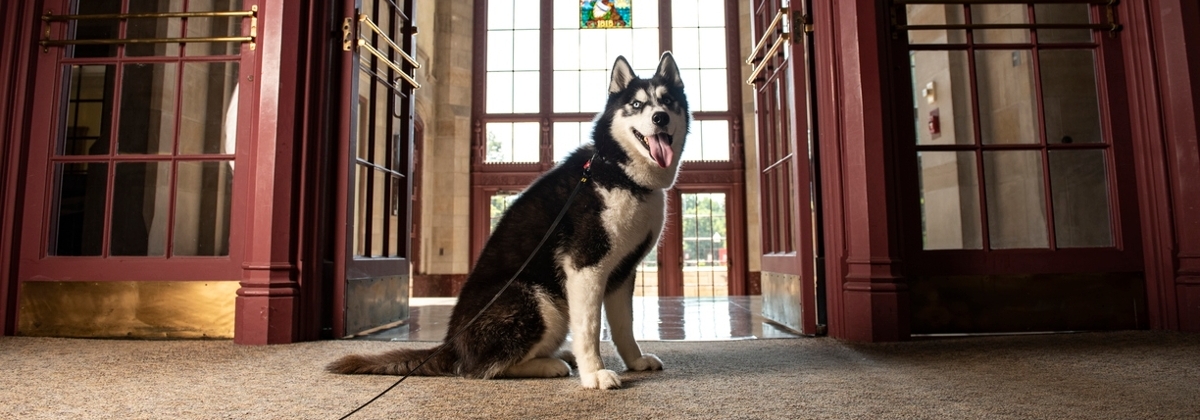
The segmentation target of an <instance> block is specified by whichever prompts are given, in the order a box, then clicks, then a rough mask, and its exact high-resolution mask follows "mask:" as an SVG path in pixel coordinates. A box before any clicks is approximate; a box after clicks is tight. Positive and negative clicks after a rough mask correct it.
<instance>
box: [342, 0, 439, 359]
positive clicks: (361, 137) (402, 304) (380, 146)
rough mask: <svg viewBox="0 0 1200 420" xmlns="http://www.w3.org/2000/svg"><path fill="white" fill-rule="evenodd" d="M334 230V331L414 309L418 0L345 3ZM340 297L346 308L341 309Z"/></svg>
mask: <svg viewBox="0 0 1200 420" xmlns="http://www.w3.org/2000/svg"><path fill="white" fill-rule="evenodd" d="M344 12H345V18H344V20H343V25H342V30H343V52H344V54H343V57H342V59H343V60H344V61H343V62H342V64H343V66H342V68H343V69H344V72H343V74H342V89H343V90H342V93H343V94H342V107H341V112H342V113H343V114H342V115H341V117H340V119H341V123H340V125H339V133H340V134H339V152H338V157H337V158H336V160H337V168H336V171H335V173H336V175H337V176H338V184H337V186H336V187H335V195H334V196H335V200H336V202H337V203H339V204H338V208H336V209H335V211H336V212H337V215H336V220H338V221H339V223H337V224H336V226H335V227H334V234H333V237H334V238H335V240H336V241H337V242H338V243H337V244H336V248H337V251H336V252H335V258H334V266H335V269H334V273H335V274H334V276H335V289H334V290H335V292H334V299H335V310H334V323H333V328H334V335H335V336H339V337H340V336H346V335H350V334H355V333H360V332H362V331H365V330H369V329H372V328H376V327H379V326H383V325H388V324H391V323H395V322H398V321H403V320H405V319H407V318H408V297H409V282H410V272H409V269H410V266H411V264H410V263H411V259H410V257H411V252H410V250H411V244H410V242H411V240H410V234H409V232H410V229H411V220H410V215H411V210H412V200H411V197H412V188H413V186H412V155H413V148H412V147H413V146H412V145H413V143H412V138H413V104H414V97H413V90H414V89H416V88H418V87H420V86H419V85H418V84H417V82H416V81H415V79H414V77H415V73H414V71H413V70H414V69H415V68H416V67H418V64H417V62H416V60H414V59H413V56H414V55H415V46H416V44H415V42H414V40H413V35H414V33H415V30H414V22H413V2H412V1H399V2H392V1H384V0H362V1H360V2H347V5H346V10H345V11H344ZM338 305H340V306H341V308H340V310H338V309H339V308H336V306H338Z"/></svg>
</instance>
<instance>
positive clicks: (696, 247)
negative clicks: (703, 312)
mask: <svg viewBox="0 0 1200 420" xmlns="http://www.w3.org/2000/svg"><path fill="white" fill-rule="evenodd" d="M680 198H681V201H682V204H683V205H682V208H681V213H682V214H681V216H682V217H681V219H682V223H683V229H682V230H683V238H682V239H683V255H684V269H683V290H684V296H710V297H711V296H725V295H727V294H728V280H727V279H726V277H727V272H728V269H727V266H728V264H727V261H728V258H727V256H726V249H725V246H726V244H727V241H726V238H727V237H728V232H726V230H725V194H723V193H699V194H682V196H681V197H680Z"/></svg>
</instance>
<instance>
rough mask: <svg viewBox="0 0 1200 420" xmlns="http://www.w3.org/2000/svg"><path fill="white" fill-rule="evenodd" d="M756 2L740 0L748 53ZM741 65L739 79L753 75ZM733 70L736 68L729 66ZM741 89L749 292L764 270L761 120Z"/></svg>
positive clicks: (757, 290)
mask: <svg viewBox="0 0 1200 420" xmlns="http://www.w3.org/2000/svg"><path fill="white" fill-rule="evenodd" d="M752 3H753V2H748V1H743V2H738V20H739V21H740V22H741V23H740V24H739V25H738V26H739V27H740V28H741V33H739V34H738V42H739V43H740V44H741V50H742V51H743V52H744V53H746V54H748V53H749V51H750V50H752V49H753V48H754V45H753V42H755V41H756V40H752V39H751V37H752V36H753V33H752V32H751V26H750V17H751V8H752V7H753V6H752ZM739 62H740V63H742V65H741V66H740V67H739V70H741V72H740V73H739V74H740V75H741V76H739V77H738V78H737V79H738V80H739V81H744V80H745V79H746V78H745V77H744V76H745V75H748V74H750V65H749V64H745V60H744V58H742V59H740V60H739ZM730 71H731V72H732V71H734V69H730ZM738 86H739V88H740V89H741V92H742V133H745V134H744V137H746V138H745V141H743V142H742V147H743V149H744V150H745V152H744V154H743V156H745V168H746V204H747V205H746V254H747V255H748V258H747V259H746V262H747V267H748V271H749V272H750V276H749V277H748V278H747V279H746V282H747V289H746V290H747V293H749V294H759V293H760V291H761V290H762V289H761V286H760V284H761V283H760V282H759V280H758V278H759V275H758V273H760V272H761V271H762V244H761V242H762V233H761V232H760V231H761V230H762V222H761V216H760V212H759V208H758V206H756V205H753V204H752V203H757V202H758V198H757V197H758V195H759V194H760V193H759V186H758V175H759V174H758V150H757V148H758V139H756V138H755V137H756V136H757V133H758V128H757V127H756V126H755V125H756V124H757V122H758V119H757V118H755V117H754V89H749V88H748V86H747V85H746V84H744V83H739V84H738Z"/></svg>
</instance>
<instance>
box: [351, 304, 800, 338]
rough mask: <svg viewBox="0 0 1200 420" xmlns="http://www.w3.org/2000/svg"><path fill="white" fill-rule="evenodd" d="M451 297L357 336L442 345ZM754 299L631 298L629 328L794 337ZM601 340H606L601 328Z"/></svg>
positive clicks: (670, 334)
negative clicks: (397, 322)
mask: <svg viewBox="0 0 1200 420" xmlns="http://www.w3.org/2000/svg"><path fill="white" fill-rule="evenodd" d="M454 302H455V299H454V298H413V299H412V300H411V301H410V308H411V315H410V317H409V321H408V323H406V324H404V325H401V326H398V327H394V328H390V329H385V330H382V331H378V332H374V333H371V334H368V335H365V336H363V337H361V339H365V340H383V341H442V339H443V338H445V336H446V323H447V321H448V320H449V319H450V311H451V309H452V308H453V307H454ZM761 314H762V298H761V297H760V296H731V297H716V298H712V297H706V298H685V297H658V298H653V297H634V298H633V329H634V335H635V336H636V337H637V339H638V340H643V341H725V340H753V339H764V338H797V337H800V335H798V334H796V333H795V332H794V331H791V330H788V329H786V328H784V327H782V326H779V325H778V324H775V323H774V322H771V321H770V320H768V319H766V318H763V317H762V315H761ZM600 336H601V339H603V340H608V339H609V334H608V326H607V325H603V326H602V327H601V332H600Z"/></svg>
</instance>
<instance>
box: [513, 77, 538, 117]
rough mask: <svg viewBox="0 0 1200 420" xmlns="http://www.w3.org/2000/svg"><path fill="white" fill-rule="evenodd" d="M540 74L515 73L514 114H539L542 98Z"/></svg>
mask: <svg viewBox="0 0 1200 420" xmlns="http://www.w3.org/2000/svg"><path fill="white" fill-rule="evenodd" d="M538 91H539V89H538V72H536V71H518V72H513V104H512V112H514V113H534V112H538V104H539V101H540V99H541V98H540V97H539V96H538ZM518 92H519V94H518Z"/></svg>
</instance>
